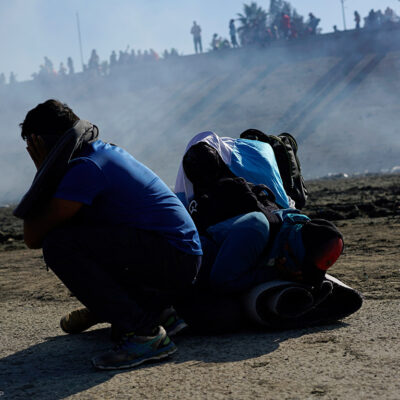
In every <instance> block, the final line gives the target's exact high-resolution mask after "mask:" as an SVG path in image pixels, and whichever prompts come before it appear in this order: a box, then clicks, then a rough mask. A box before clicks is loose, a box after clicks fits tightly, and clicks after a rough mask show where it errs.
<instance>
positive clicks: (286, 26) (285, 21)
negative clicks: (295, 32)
mask: <svg viewBox="0 0 400 400" xmlns="http://www.w3.org/2000/svg"><path fill="white" fill-rule="evenodd" d="M280 28H281V32H282V34H283V37H284V38H285V39H289V37H290V29H291V23H290V16H289V15H288V14H285V13H282V14H281V21H280Z"/></svg>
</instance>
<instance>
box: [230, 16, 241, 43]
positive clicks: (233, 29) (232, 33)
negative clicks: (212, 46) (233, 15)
mask: <svg viewBox="0 0 400 400" xmlns="http://www.w3.org/2000/svg"><path fill="white" fill-rule="evenodd" d="M229 35H230V37H231V43H232V47H239V45H238V42H237V40H236V27H235V20H234V19H231V20H230V21H229Z"/></svg>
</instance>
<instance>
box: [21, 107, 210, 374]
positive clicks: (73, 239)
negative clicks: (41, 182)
mask: <svg viewBox="0 0 400 400" xmlns="http://www.w3.org/2000/svg"><path fill="white" fill-rule="evenodd" d="M78 123H81V122H80V120H79V118H78V117H77V116H76V115H75V114H74V113H73V111H72V110H71V109H70V108H69V107H68V106H67V105H66V104H62V103H60V102H59V101H56V100H48V101H46V102H44V103H42V104H39V105H38V106H37V107H35V108H34V109H32V110H30V111H29V112H28V114H27V115H26V117H25V120H24V122H23V123H22V124H21V129H22V132H21V136H22V138H23V139H24V140H26V141H27V150H28V152H29V154H30V156H31V158H32V159H33V161H34V163H35V165H36V167H37V168H38V170H39V171H40V169H41V167H43V168H44V167H45V164H44V162H45V160H46V158H47V157H48V156H49V159H50V154H51V151H52V149H54V146H56V145H57V142H58V141H59V140H60V139H61V138H62V137H63V135H64V134H65V133H66V132H68V131H69V130H70V129H71V128H73V127H74V126H76V125H77V124H78ZM87 124H89V128H90V127H91V128H90V129H92V130H93V132H94V134H93V135H92V140H90V141H86V142H84V143H83V144H82V146H80V147H79V148H78V149H77V150H75V151H74V153H73V155H72V158H71V160H70V161H69V162H68V165H67V166H66V172H65V173H64V174H63V176H62V178H61V180H60V181H59V183H58V184H57V186H56V189H55V191H53V192H52V195H51V196H50V197H51V198H49V199H48V200H47V201H46V202H43V204H42V206H41V207H40V208H38V210H37V211H36V212H35V213H34V214H33V215H29V217H27V218H25V219H24V239H25V243H26V245H27V246H28V247H29V248H34V249H35V248H43V255H44V259H45V262H46V264H47V265H48V267H50V268H51V269H52V270H53V271H54V273H55V274H56V275H57V276H58V277H59V278H60V279H61V281H62V282H63V283H64V284H65V285H66V286H67V288H68V289H69V290H70V291H71V292H72V293H73V294H74V295H75V296H76V297H77V298H78V299H79V300H80V301H81V302H82V303H83V304H84V305H85V307H86V308H85V309H83V310H79V311H75V312H72V313H70V314H69V315H67V316H66V317H64V318H63V319H62V320H61V327H62V328H63V329H64V330H65V331H67V332H79V331H82V330H84V329H86V328H87V327H89V326H91V325H93V324H94V323H96V322H109V323H111V324H112V327H113V329H114V330H115V331H116V332H119V338H120V344H119V346H117V347H116V348H115V349H114V350H112V351H110V352H107V353H105V354H103V355H101V356H99V357H95V358H93V359H92V362H93V365H94V366H95V367H96V368H99V369H118V368H129V367H133V366H136V365H138V364H141V363H142V362H145V361H148V360H154V359H161V358H164V357H167V356H168V355H169V354H172V353H173V352H175V351H176V347H175V345H174V343H173V342H172V341H171V340H170V338H169V336H168V334H167V332H166V329H167V330H168V328H170V331H171V333H175V332H176V330H177V329H176V328H177V326H176V323H178V324H179V326H181V325H182V321H181V320H179V319H178V318H177V316H176V314H175V315H174V314H171V313H168V312H167V313H165V311H166V310H168V307H169V306H171V304H173V301H174V296H176V295H182V294H184V293H185V291H188V290H190V287H191V285H192V283H193V282H194V281H195V279H196V276H197V273H198V270H199V268H200V263H201V255H202V251H201V245H200V241H199V237H198V233H197V231H196V228H195V226H194V224H193V222H192V219H191V217H190V216H189V214H188V213H187V211H186V209H185V207H184V206H183V205H182V203H181V202H180V201H179V200H178V198H177V197H176V196H175V195H174V194H173V193H172V191H171V190H170V189H169V188H168V187H167V186H166V184H165V183H164V182H163V181H162V180H161V179H160V178H159V177H158V176H157V175H156V174H155V173H154V172H152V171H151V170H150V169H149V168H147V167H146V166H144V165H143V164H141V163H140V162H139V161H137V160H136V159H135V158H134V157H132V156H131V155H130V154H129V153H127V152H126V151H125V150H123V149H121V148H120V147H118V146H115V145H111V144H107V143H104V142H102V141H101V140H98V139H97V134H98V130H97V127H95V126H94V125H91V124H90V123H87ZM90 129H89V130H90ZM46 168H51V166H49V165H47V166H46ZM89 310H90V311H89ZM163 315H164V316H165V317H164V321H163V320H162V316H163ZM171 316H172V319H171ZM79 317H80V320H79ZM74 318H75V319H78V322H76V321H75V322H74ZM164 322H165V324H164ZM171 322H172V325H173V326H172V325H171ZM74 323H75V325H77V326H74ZM82 324H83V325H82ZM85 324H86V325H85ZM168 324H169V325H168ZM161 325H164V327H165V329H164V327H163V326H161ZM178 328H179V327H178Z"/></svg>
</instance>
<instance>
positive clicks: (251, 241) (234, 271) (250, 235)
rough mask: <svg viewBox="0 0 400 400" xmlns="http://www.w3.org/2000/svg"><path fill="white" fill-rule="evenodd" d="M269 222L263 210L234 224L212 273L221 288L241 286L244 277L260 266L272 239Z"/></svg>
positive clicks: (216, 286) (212, 283)
mask: <svg viewBox="0 0 400 400" xmlns="http://www.w3.org/2000/svg"><path fill="white" fill-rule="evenodd" d="M269 233H270V232H269V222H268V220H267V218H266V217H265V215H264V214H262V213H261V212H252V213H248V214H245V215H243V216H242V217H240V218H239V219H237V220H236V221H235V222H234V223H233V224H232V226H231V227H230V229H229V231H228V233H227V235H226V237H225V239H224V241H223V243H222V245H221V248H220V250H219V253H218V255H217V258H216V260H215V262H214V265H213V267H212V270H211V273H210V286H211V287H212V288H213V289H216V290H218V291H220V290H228V291H231V290H236V289H239V288H240V286H241V284H240V281H241V279H242V277H243V276H244V275H246V274H248V273H249V272H250V270H251V269H252V268H254V267H255V266H256V265H257V262H258V260H259V259H260V256H261V255H262V253H263V251H264V250H265V248H266V246H267V244H268V239H269V236H270V235H269Z"/></svg>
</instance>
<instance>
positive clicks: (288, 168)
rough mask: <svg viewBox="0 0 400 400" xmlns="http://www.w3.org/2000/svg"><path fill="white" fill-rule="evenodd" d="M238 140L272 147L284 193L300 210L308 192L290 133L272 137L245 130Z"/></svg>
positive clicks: (256, 130) (295, 145)
mask: <svg viewBox="0 0 400 400" xmlns="http://www.w3.org/2000/svg"><path fill="white" fill-rule="evenodd" d="M240 138H241V139H250V140H259V141H260V142H265V143H268V144H269V145H270V146H271V147H272V149H273V151H274V154H275V158H276V162H277V164H278V168H279V173H280V175H281V178H282V181H283V186H284V188H285V191H286V193H287V194H288V196H290V197H291V198H292V199H293V200H294V202H295V203H296V208H298V209H299V210H301V209H302V208H303V207H304V206H305V204H306V201H307V197H308V191H307V188H306V185H305V182H304V178H303V176H302V175H301V166H300V161H299V159H298V158H297V149H298V147H297V142H296V139H295V138H294V137H293V136H292V135H291V134H290V133H281V134H280V135H278V136H274V135H266V134H265V133H264V132H261V131H259V130H258V129H247V130H245V131H244V132H242V133H241V134H240Z"/></svg>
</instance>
